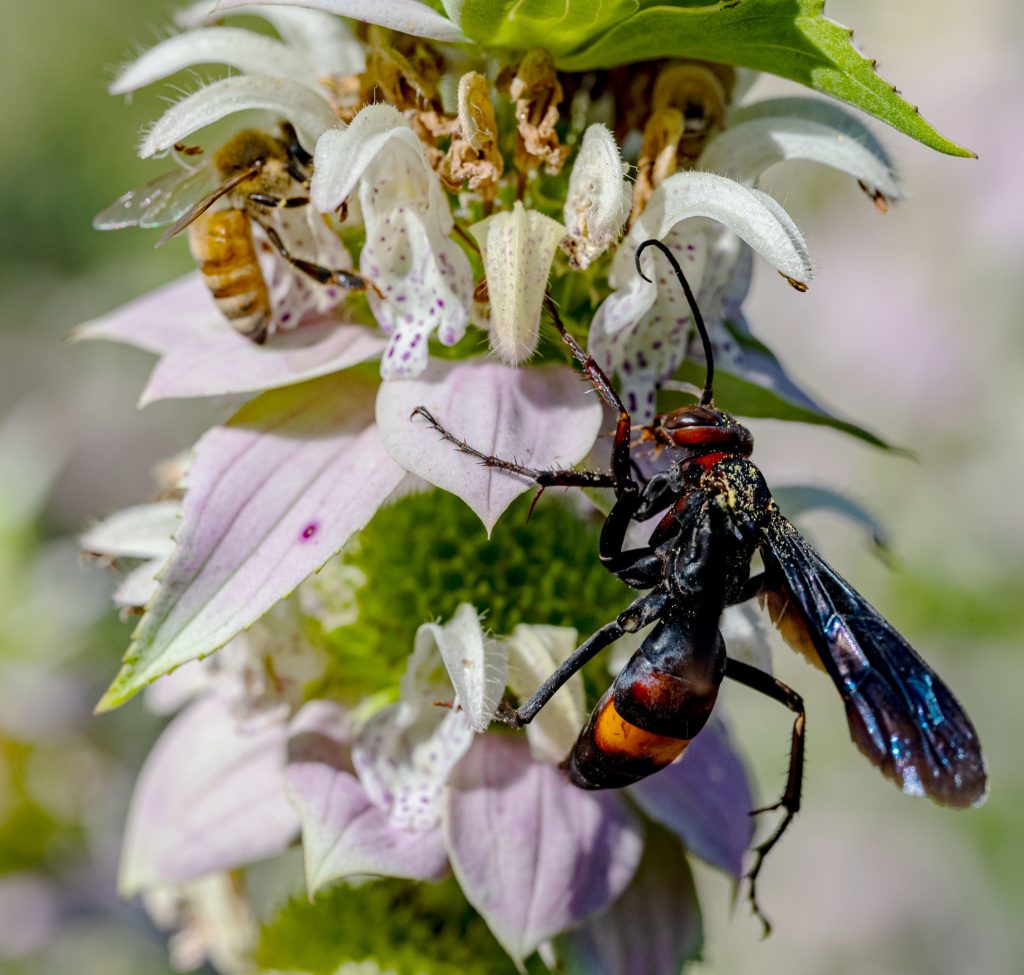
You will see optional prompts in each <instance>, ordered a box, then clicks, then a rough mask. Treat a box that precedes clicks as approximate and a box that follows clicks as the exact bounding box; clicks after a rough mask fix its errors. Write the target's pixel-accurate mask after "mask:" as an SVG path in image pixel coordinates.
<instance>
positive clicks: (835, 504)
mask: <svg viewBox="0 0 1024 975" xmlns="http://www.w3.org/2000/svg"><path fill="white" fill-rule="evenodd" d="M772 497H774V498H775V500H776V501H777V502H778V505H779V507H780V508H781V509H782V513H783V514H784V515H785V516H786V517H787V518H789V519H790V521H792V520H793V519H794V518H797V517H799V516H800V515H803V514H806V513H807V512H808V511H831V512H833V513H835V514H837V515H842V516H843V517H844V518H849V519H850V521H852V522H853V523H854V524H856V525H859V526H860V527H861V528H863V529H864V531H865V532H867V534H868V537H869V538H870V539H871V543H872V545H874V547H875V554H876V555H878V556H879V558H881V559H882V561H883V562H886V563H889V564H891V563H892V553H891V552H890V549H889V532H888V531H887V529H886V528H885V526H884V525H883V524H882V523H881V522H880V521H879V520H878V519H877V518H876V517H875V516H874V515H873V514H872V513H871V512H870V511H868V509H867V508H865V507H864V506H863V505H862V504H860V502H858V501H855V500H854V499H853V498H851V497H848V496H847V495H845V494H840V493H839V492H838V491H833V490H832V489H831V488H826V487H820V486H818V485H816V484H788V485H785V486H783V487H773V488H772Z"/></svg>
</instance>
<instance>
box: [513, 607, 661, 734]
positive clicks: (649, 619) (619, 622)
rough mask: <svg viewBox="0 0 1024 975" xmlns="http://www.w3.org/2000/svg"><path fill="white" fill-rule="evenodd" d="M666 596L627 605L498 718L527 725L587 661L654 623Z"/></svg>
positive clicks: (515, 723) (520, 726)
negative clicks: (519, 703)
mask: <svg viewBox="0 0 1024 975" xmlns="http://www.w3.org/2000/svg"><path fill="white" fill-rule="evenodd" d="M667 598H668V597H667V596H666V595H665V593H663V592H661V591H660V590H655V591H654V592H649V593H646V594H645V595H643V596H641V597H640V598H639V599H636V600H634V601H633V602H632V603H630V604H629V606H627V607H626V608H625V609H624V610H623V611H622V612H621V613H619V615H618V616H617V617H616V618H615V619H614V620H612V621H611V622H610V623H606V624H605V625H604V626H602V627H601V629H599V630H598V631H597V632H596V633H594V634H593V635H592V636H590V637H588V638H587V639H586V640H584V641H583V643H581V644H580V645H579V646H578V647H577V648H576V649H575V650H574V651H573V652H572V653H571V654H569V656H568V657H566V659H565V660H564V661H563V662H562V664H561V665H560V666H559V668H558V669H557V670H556V671H555V672H554V673H553V674H552V675H551V676H550V677H549V678H548V679H547V680H546V681H544V683H543V684H541V685H540V687H538V688H537V690H536V691H534V693H533V696H532V697H531V698H530V699H529V700H528V701H527V702H526V703H525V704H522V705H520V706H519V707H518V708H516V709H514V710H513V709H511V708H509V709H507V710H505V711H499V712H498V714H497V716H496V717H497V719H498V720H499V721H501V722H502V723H503V724H507V725H510V726H511V727H513V728H522V727H524V726H525V725H528V724H529V723H530V722H531V721H532V720H533V719H534V718H535V717H536V716H537V712H539V711H540V709H541V708H542V707H544V705H545V704H547V703H548V701H550V700H551V698H553V697H554V696H555V694H556V693H557V691H558V689H559V688H560V687H561V686H562V685H563V684H564V683H565V682H566V681H567V680H568V679H569V678H570V677H572V675H573V674H575V673H576V672H577V671H578V670H579V669H580V668H581V667H582V666H583V665H584V664H585V663H587V661H589V660H591V659H592V658H593V657H595V656H597V654H599V653H600V652H601V651H602V650H603V649H604V648H605V647H607V646H610V645H611V644H612V643H614V642H615V641H616V640H618V639H619V637H621V636H624V635H625V634H626V633H635V632H636V631H637V630H642V629H643V628H644V627H645V626H647V624H648V623H653V622H654V621H655V620H656V619H657V618H658V616H659V615H660V614H661V611H662V609H663V608H664V605H665V600H666V599H667Z"/></svg>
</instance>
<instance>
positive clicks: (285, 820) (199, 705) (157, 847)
mask: <svg viewBox="0 0 1024 975" xmlns="http://www.w3.org/2000/svg"><path fill="white" fill-rule="evenodd" d="M285 736H286V728H285V725H284V724H283V723H281V722H280V721H268V720H265V719H263V720H260V721H258V722H252V723H251V724H250V723H240V722H239V719H237V718H236V717H235V716H234V715H232V713H231V711H230V708H229V706H228V704H227V703H226V702H225V701H223V700H222V699H220V698H219V697H216V696H213V695H210V696H208V697H205V698H202V699H200V700H199V701H196V702H195V703H194V704H192V705H190V706H189V707H188V708H187V709H186V710H185V711H183V712H182V713H181V714H180V715H179V716H178V717H177V718H175V719H174V720H173V721H172V722H171V723H170V724H169V725H168V726H167V729H166V730H165V731H164V733H163V735H162V736H161V737H160V740H159V741H158V742H157V743H156V745H155V746H154V748H153V750H152V751H151V752H150V754H149V758H148V759H147V760H146V764H145V766H144V767H143V769H142V772H141V774H140V775H139V779H138V782H137V783H136V786H135V793H134V795H133V796H132V803H131V808H130V809H129V812H128V823H127V826H126V827H125V836H124V844H123V847H122V852H121V868H120V880H119V885H120V889H121V892H122V893H123V894H125V895H126V896H127V895H129V894H133V893H136V892H138V891H140V890H144V889H145V888H147V887H150V886H152V885H153V884H156V883H181V882H184V881H187V880H193V879H195V878H196V877H201V876H204V875H205V874H208V873H213V872H215V871H218V870H230V869H233V868H235V867H240V866H243V865H244V864H247V863H252V862H253V861H256V860H262V859H265V858H266V857H270V856H273V855H275V854H277V853H280V852H281V851H282V850H284V849H286V848H287V846H288V845H289V844H290V843H291V841H292V839H293V838H294V837H295V835H296V833H297V832H298V828H299V821H298V816H297V815H296V813H295V810H294V809H292V807H291V805H290V804H289V802H288V799H287V797H286V796H285V790H284V764H285Z"/></svg>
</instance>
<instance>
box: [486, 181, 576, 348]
mask: <svg viewBox="0 0 1024 975" xmlns="http://www.w3.org/2000/svg"><path fill="white" fill-rule="evenodd" d="M469 230H470V233H471V234H472V235H473V236H474V237H475V238H476V240H477V242H478V243H479V244H480V251H481V254H482V255H483V260H484V272H485V274H486V277H487V293H488V296H489V299H490V304H491V348H492V349H493V350H494V351H495V352H496V353H497V354H498V355H499V356H501V358H502V359H504V360H505V362H507V363H509V364H510V365H518V364H519V363H520V362H523V361H524V360H526V359H528V358H529V357H530V356H531V355H533V350H534V349H536V348H537V336H538V334H539V332H540V313H541V307H542V306H543V303H544V292H545V291H546V290H547V285H548V272H549V271H550V270H551V262H552V260H553V259H554V256H555V251H556V250H557V249H558V242H559V241H560V240H561V239H562V237H563V236H564V235H565V228H564V227H563V226H562V225H561V224H560V223H559V222H558V221H557V220H552V219H551V218H550V217H546V216H544V214H543V213H538V212H537V211H536V210H527V209H526V207H524V206H523V204H522V203H520V202H519V201H518V200H517V201H516V203H515V206H514V207H513V208H512V212H511V213H509V212H508V211H504V212H502V213H496V214H494V215H493V216H490V217H487V219H486V220H481V221H480V222H479V223H476V224H474V225H473V226H472V227H470V228H469Z"/></svg>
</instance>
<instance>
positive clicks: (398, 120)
mask: <svg viewBox="0 0 1024 975" xmlns="http://www.w3.org/2000/svg"><path fill="white" fill-rule="evenodd" d="M385 152H386V154H387V159H386V160H384V161H381V163H380V164H378V160H377V157H378V156H379V155H380V154H381V153H385ZM371 166H372V167H373V168H372V171H371V175H372V177H373V182H374V183H378V182H380V181H381V177H383V178H384V180H386V181H387V182H391V183H398V184H399V185H398V186H397V187H391V188H389V190H388V192H387V197H386V201H385V200H383V199H382V200H380V201H379V202H378V205H379V206H382V207H383V206H384V205H385V202H392V201H393V200H401V199H404V200H408V201H414V202H419V203H422V204H425V205H430V206H432V205H433V204H435V203H444V206H443V207H438V209H439V211H441V212H447V211H448V206H447V201H446V200H445V199H444V195H443V191H442V190H441V189H440V184H438V187H437V191H436V192H437V194H440V196H438V195H435V193H434V191H433V190H432V188H431V185H430V183H431V181H430V177H431V176H432V175H433V171H432V170H431V168H430V163H429V162H428V161H427V156H426V153H425V152H424V151H423V145H422V143H421V142H420V140H419V139H418V138H417V137H416V133H415V132H413V130H412V126H411V125H410V124H409V121H408V119H406V117H405V116H404V115H403V114H402V113H401V112H400V111H398V109H397V108H394V107H393V106H391V105H368V106H367V107H366V108H363V109H362V110H360V111H359V113H358V114H357V115H356V117H355V118H354V119H352V123H351V124H350V125H349V126H348V127H347V128H346V129H344V130H340V129H339V130H337V131H331V132H325V133H324V135H323V137H322V138H321V139H320V141H319V142H318V143H317V146H316V152H315V154H314V159H313V182H312V186H311V189H310V195H311V197H312V200H313V206H315V207H316V208H317V209H318V210H319V211H320V212H321V213H333V212H334V211H335V210H337V208H338V207H339V206H341V204H342V203H343V202H344V200H345V199H346V198H347V197H348V196H349V195H350V194H351V193H352V191H353V190H354V189H355V188H356V185H357V184H358V183H359V181H360V180H361V179H362V178H363V176H364V174H366V172H367V171H368V170H370V169H371ZM434 179H435V181H436V176H435V177H434ZM443 229H444V231H445V233H447V232H448V231H449V230H450V229H451V214H450V213H449V214H448V221H447V225H446V226H444V228H443Z"/></svg>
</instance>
